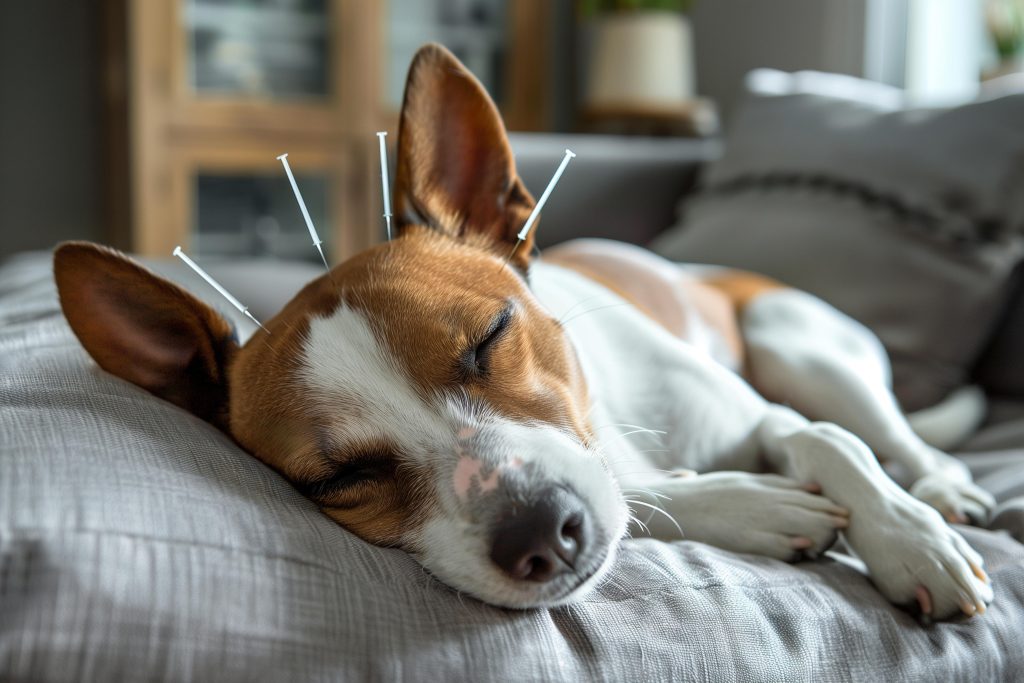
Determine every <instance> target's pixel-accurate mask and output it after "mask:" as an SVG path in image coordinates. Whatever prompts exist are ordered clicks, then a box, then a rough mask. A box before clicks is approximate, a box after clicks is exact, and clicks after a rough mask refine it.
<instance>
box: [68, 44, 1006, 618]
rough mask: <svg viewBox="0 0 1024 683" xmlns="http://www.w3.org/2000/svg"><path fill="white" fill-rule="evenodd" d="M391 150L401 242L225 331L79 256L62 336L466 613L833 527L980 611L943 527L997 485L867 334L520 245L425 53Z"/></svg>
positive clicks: (497, 122) (562, 598) (137, 271)
mask: <svg viewBox="0 0 1024 683" xmlns="http://www.w3.org/2000/svg"><path fill="white" fill-rule="evenodd" d="M398 153H399V158H398V166H397V174H396V182H395V203H396V212H395V213H396V226H397V228H398V231H399V235H398V237H397V238H396V239H394V240H392V241H388V242H385V243H383V244H378V245H376V246H374V247H372V248H370V249H368V250H366V251H364V252H362V253H360V254H358V255H356V256H354V257H352V258H351V259H349V260H347V261H345V262H344V263H342V264H341V265H338V266H336V267H334V268H333V269H332V270H331V271H330V272H329V273H328V274H325V275H324V276H322V277H319V278H317V279H316V280H314V281H312V282H310V283H309V284H308V285H307V286H306V287H305V288H304V289H302V290H301V291H300V292H299V293H298V294H297V295H296V296H295V297H294V299H292V301H291V302H290V303H289V304H287V305H286V306H285V307H284V309H283V310H281V311H280V312H279V313H278V314H277V315H276V317H274V318H273V319H271V320H269V321H266V323H265V325H266V328H267V330H266V331H264V330H262V329H261V330H257V331H255V333H254V334H253V335H252V337H251V338H250V339H249V340H248V341H247V342H246V343H245V344H244V345H239V343H238V342H237V341H236V340H235V338H234V336H233V331H232V328H231V326H230V325H229V323H228V322H227V321H226V320H225V319H224V318H222V317H221V316H220V315H219V314H218V313H216V312H215V311H214V310H213V309H211V308H210V307H208V306H206V305H205V304H203V303H201V302H199V301H198V300H197V299H195V298H194V297H192V296H191V295H189V294H188V293H186V292H185V291H184V290H182V289H181V288H179V287H177V286H176V285H174V284H171V283H170V282H167V281H165V280H162V279H160V278H159V277H157V276H155V275H154V274H152V273H151V272H149V271H147V270H146V269H144V268H143V267H141V266H139V265H137V264H136V263H134V262H133V261H131V260H130V259H128V258H127V257H125V256H123V255H121V254H119V253H117V252H115V251H113V250H110V249H107V248H104V247H100V246H97V245H93V244H89V243H65V244H63V245H61V246H59V247H58V249H57V250H56V252H55V256H54V271H55V278H56V282H57V286H58V291H59V295H60V301H61V304H62V307H63V310H64V313H65V316H66V317H67V320H68V322H69V323H70V325H71V327H72V329H73V330H74V332H75V334H76V335H77V337H78V339H79V340H80V341H81V343H82V345H83V346H84V347H85V349H86V350H87V351H88V353H89V354H90V355H91V356H92V358H93V359H95V361H96V362H97V363H98V365H99V366H100V367H101V368H103V369H104V370H106V371H108V372H110V373H113V374H114V375H117V376H119V377H121V378H123V379H125V380H128V381H129V382H132V383H134V384H136V385H138V386H140V387H142V388H144V389H146V390H148V391H150V392H152V393H153V394H155V395H157V396H159V397H161V398H164V399H166V400H168V401H170V402H172V403H174V404H176V405H178V406H180V407H181V408H184V409H185V410H187V411H189V412H191V413H193V414H195V415H196V416H198V417H200V418H202V419H204V420H207V421H209V422H210V423H212V424H213V425H215V426H217V427H219V428H220V429H222V430H224V431H225V432H226V433H227V434H228V435H230V436H231V437H232V438H233V439H234V440H235V441H236V442H237V443H238V444H239V445H240V446H241V447H243V448H244V449H246V450H247V451H248V452H249V453H251V454H252V455H253V456H255V457H256V458H258V459H259V460H261V461H263V462H264V463H266V464H267V465H269V466H270V467H272V468H273V469H274V470H276V471H277V472H279V473H280V474H281V476H283V477H284V478H285V479H287V480H288V481H289V482H290V483H291V484H292V485H293V486H294V487H295V488H296V489H297V490H298V491H300V492H301V493H302V494H304V495H305V496H307V497H308V498H309V499H311V500H312V501H313V502H314V503H315V504H316V505H317V506H319V507H320V509H321V510H322V511H323V512H324V513H325V514H326V515H327V516H329V517H330V518H331V519H333V520H335V521H336V522H337V523H338V524H340V525H341V526H342V527H344V528H345V529H347V530H349V531H350V532H352V533H354V534H356V535H357V536H359V537H361V538H362V539H365V540H366V541H368V542H370V543H373V544H377V545H381V546H391V547H397V548H402V549H404V550H406V551H408V552H409V553H410V554H412V555H413V556H414V557H415V558H416V559H417V560H418V561H419V562H420V563H421V564H422V565H423V567H424V568H426V569H427V570H428V571H429V572H430V573H431V574H432V575H433V576H435V577H436V578H437V579H439V580H440V581H442V582H444V583H446V584H448V585H449V586H451V587H453V588H455V589H457V590H458V591H461V592H464V593H467V594H470V595H472V596H475V597H476V598H478V599H480V600H482V601H484V602H487V603H491V604H494V605H499V606H505V607H512V608H532V607H548V606H554V605H561V604H566V603H570V602H573V601H577V600H579V599H581V598H582V597H584V596H585V595H586V594H587V593H588V591H590V590H592V589H593V588H594V587H595V586H597V585H598V584H599V583H600V582H601V581H602V579H603V578H604V577H605V576H606V574H607V572H608V570H609V568H610V567H611V566H612V564H613V563H614V561H615V557H616V551H617V548H618V546H619V544H620V541H621V540H622V539H623V538H624V537H625V536H626V535H627V534H631V535H649V536H652V537H654V538H657V539H664V540H672V539H678V538H681V537H683V534H685V538H687V539H689V540H693V541H700V542H703V543H708V544H712V545H715V546H717V547H719V548H724V549H726V550H730V551H736V552H742V553H756V554H759V555H764V556H768V557H772V558H778V559H780V560H787V561H793V560H797V559H800V558H802V557H805V556H812V557H813V556H816V555H819V554H821V553H822V552H824V551H825V550H826V549H827V548H828V547H829V546H830V545H831V544H832V543H833V542H834V541H835V540H836V538H837V536H838V535H840V534H841V535H842V537H844V538H845V541H846V542H847V544H848V545H849V546H850V547H851V548H852V549H853V550H854V551H855V552H856V554H857V555H858V556H859V557H860V558H861V559H862V560H863V562H864V563H865V565H866V566H867V569H868V571H869V573H870V577H871V579H872V580H873V582H874V584H875V585H876V586H877V588H878V589H879V590H880V591H881V592H882V593H883V594H884V595H885V596H886V597H887V598H888V599H889V600H890V601H892V602H893V603H896V604H898V605H906V606H909V607H911V608H914V609H919V610H920V612H921V613H922V614H923V615H924V616H926V617H930V618H936V619H938V618H949V617H952V616H954V615H956V614H958V613H960V612H963V613H964V614H967V615H969V616H973V615H976V614H982V613H984V612H985V610H986V605H987V604H989V603H990V601H991V600H992V598H993V593H992V589H991V584H990V580H989V578H988V576H987V575H986V574H985V571H984V569H983V561H982V558H981V557H980V556H979V555H978V553H976V552H975V551H974V550H973V549H972V548H971V547H970V546H969V545H968V544H967V543H966V542H965V541H964V539H963V538H962V537H961V535H960V534H959V533H957V531H956V530H954V529H953V528H952V527H951V526H950V525H949V524H947V523H946V520H944V519H943V515H945V516H946V518H947V519H949V520H950V521H965V520H966V516H968V515H969V516H972V517H974V518H976V519H979V520H981V519H984V518H985V516H986V515H987V513H988V511H989V509H990V508H991V506H992V505H993V501H992V498H991V497H990V496H989V495H988V494H987V493H986V492H984V491H982V490H981V489H979V488H978V487H976V486H975V485H974V484H973V483H971V479H970V476H969V474H968V472H967V470H966V469H965V468H964V467H963V465H961V464H960V463H959V462H958V461H956V460H955V459H953V458H952V457H951V456H948V455H946V454H945V453H943V452H941V451H939V450H937V449H935V448H933V447H931V446H929V445H928V444H926V443H925V442H924V441H923V440H922V439H921V438H920V437H919V436H918V435H917V434H916V433H915V432H914V431H913V429H911V427H910V426H909V424H908V422H907V419H906V418H905V416H904V415H903V414H902V413H901V411H900V409H899V407H898V405H897V403H896V400H895V399H894V398H893V395H892V393H891V391H890V389H889V383H890V382H889V379H890V378H889V374H890V373H889V366H888V361H887V359H886V356H885V353H884V351H883V349H882V347H881V345H880V343H879V342H878V341H877V339H876V338H875V337H874V336H873V335H872V334H871V333H870V332H868V330H867V329H865V328H864V327H863V326H861V325H859V324H858V323H856V322H854V321H853V320H851V319H849V318H847V317H846V316H844V315H842V314H841V313H839V312H838V311H836V310H834V309H833V308H831V307H829V306H828V305H826V304H825V303H823V302H821V301H820V300H817V299H815V298H813V297H811V296H809V295H807V294H805V293H802V292H800V291H797V290H794V289H791V288H788V287H786V286H784V285H782V284H780V283H778V282H774V281H771V280H768V279H766V278H763V277H760V276H756V275H753V274H750V273H743V272H736V271H732V270H727V269H719V268H710V267H704V268H699V267H696V266H685V265H679V264H675V263H670V262H668V261H665V260H663V259H661V258H659V257H657V256H655V255H654V254H653V253H650V252H647V251H645V250H643V249H641V248H639V247H633V246H628V245H624V244H618V243H614V242H605V241H593V240H591V241H581V242H574V243H569V244H567V245H563V246H561V247H558V248H555V249H551V250H548V251H546V252H544V253H543V254H542V255H541V256H540V257H539V258H537V257H534V255H533V254H534V251H535V250H534V244H533V237H532V235H531V236H529V237H527V238H526V240H525V241H524V242H523V243H521V244H519V243H517V242H516V233H517V231H518V230H519V229H520V228H521V227H522V225H523V224H524V221H525V220H526V218H527V216H528V215H529V214H530V212H531V210H532V209H533V207H534V200H533V198H532V197H531V195H530V193H529V192H528V191H527V189H526V187H525V186H524V185H523V183H522V181H521V180H520V179H519V178H518V177H517V175H516V172H515V165H514V161H513V155H512V152H511V149H510V147H509V144H508V140H507V137H506V133H505V129H504V125H503V123H502V121H501V118H500V115H499V114H498V111H497V109H496V107H495V105H494V103H493V102H492V101H491V99H490V98H489V97H488V95H487V93H486V92H485V90H484V89H483V87H482V86H481V85H480V83H479V82H478V81H477V80H476V79H475V78H474V77H473V76H472V75H471V74H470V73H469V72H468V71H467V70H466V69H465V68H464V67H463V66H462V64H461V63H459V61H458V60H457V59H455V57H453V56H452V55H451V54H450V53H449V52H448V51H447V50H445V49H444V48H443V47H441V46H438V45H428V46H426V47H424V48H422V49H421V50H420V51H419V52H418V54H417V55H416V57H415V59H414V61H413V63H412V66H411V68H410V72H409V79H408V83H407V86H406V92H405V98H404V102H403V107H402V112H401V122H400V130H399V145H398ZM517 245H518V246H517ZM659 430H660V431H664V435H661V434H657V433H656V432H657V431H659ZM655 437H657V438H658V439H660V444H655V443H654V442H655V441H656V439H655ZM655 445H657V447H654V446H655ZM876 454H877V456H878V457H876ZM880 458H882V459H884V460H886V461H888V462H891V463H893V464H895V465H898V466H900V467H902V468H903V469H904V470H906V471H907V472H909V476H910V480H909V484H910V489H909V491H908V490H905V489H904V488H902V487H901V486H899V485H897V483H895V481H894V480H893V479H892V478H890V477H889V476H888V475H887V474H886V471H885V470H884V469H883V467H882V466H881V465H880V460H879V459H880Z"/></svg>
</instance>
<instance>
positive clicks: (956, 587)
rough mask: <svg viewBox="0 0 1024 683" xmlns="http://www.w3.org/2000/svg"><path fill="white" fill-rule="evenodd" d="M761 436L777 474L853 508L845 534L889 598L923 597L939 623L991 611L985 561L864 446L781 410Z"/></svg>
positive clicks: (927, 611) (922, 602)
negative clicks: (814, 486) (957, 615)
mask: <svg viewBox="0 0 1024 683" xmlns="http://www.w3.org/2000/svg"><path fill="white" fill-rule="evenodd" d="M759 436H760V439H761V443H762V446H763V448H764V451H765V454H766V456H767V458H768V460H769V462H770V463H771V464H773V465H774V466H775V467H776V468H777V469H778V471H780V472H783V473H785V474H786V475H788V476H791V477H793V478H796V479H799V480H801V481H814V482H817V483H818V484H819V485H820V486H821V490H822V493H823V494H824V495H826V496H828V498H830V499H831V500H833V501H835V503H837V504H838V505H840V506H842V507H843V508H846V509H848V510H849V511H850V518H849V520H850V522H849V527H848V528H847V529H846V530H845V531H844V534H845V536H846V538H847V540H848V541H849V543H850V545H851V547H852V548H853V549H854V551H855V552H856V553H857V555H859V556H860V558H861V559H862V560H864V563H865V564H866V565H867V566H868V570H869V571H870V573H871V578H872V580H873V581H874V583H875V585H876V586H877V587H878V588H879V590H880V591H881V592H882V593H883V594H884V595H885V596H886V597H888V598H889V600H891V601H892V602H894V603H897V604H911V603H913V602H914V601H915V600H916V601H917V602H918V604H919V605H920V607H921V610H922V612H924V613H925V614H926V615H930V616H933V617H936V618H940V619H941V618H947V617H950V616H952V615H954V614H955V613H956V612H957V611H963V612H964V613H965V614H967V615H971V616H973V615H974V614H979V613H983V612H984V611H985V606H986V604H987V603H989V602H991V600H992V589H991V587H990V585H989V579H988V576H987V575H986V574H985V571H984V569H983V568H982V565H983V562H982V558H981V556H980V555H978V553H976V552H975V551H974V550H973V549H972V548H971V547H970V546H968V545H967V542H966V541H965V540H964V539H963V538H962V537H961V536H960V534H958V533H957V532H956V531H955V530H953V529H952V528H951V527H950V526H948V525H947V524H946V523H945V521H943V519H942V516H941V515H940V514H939V513H938V511H936V510H935V509H934V508H932V507H930V506H929V505H927V504H925V503H923V502H921V501H920V500H917V499H916V498H914V497H913V496H911V495H910V494H909V493H907V492H906V491H904V490H903V489H902V488H900V487H899V486H898V485H897V484H896V482H894V481H893V480H892V479H890V478H889V477H888V475H886V473H885V471H884V470H883V469H882V468H881V466H880V465H879V464H878V461H877V459H876V458H875V457H874V454H873V453H872V452H871V451H870V449H868V447H867V446H866V445H865V444H864V442H863V441H861V440H860V439H858V438H857V437H856V436H854V435H853V434H851V433H850V432H847V431H846V430H844V429H842V428H840V427H837V426H836V425H833V424H829V423H810V422H808V421H807V420H806V419H805V418H803V417H802V416H800V415H798V414H796V413H794V412H793V411H791V410H789V409H788V408H783V407H781V406H773V407H771V408H770V409H769V410H768V413H767V415H766V417H765V419H764V420H763V421H762V424H761V426H760V428H759Z"/></svg>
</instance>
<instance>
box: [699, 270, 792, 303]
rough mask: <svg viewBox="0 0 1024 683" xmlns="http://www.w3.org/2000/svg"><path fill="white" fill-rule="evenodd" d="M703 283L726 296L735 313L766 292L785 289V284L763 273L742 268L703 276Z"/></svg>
mask: <svg viewBox="0 0 1024 683" xmlns="http://www.w3.org/2000/svg"><path fill="white" fill-rule="evenodd" d="M704 284H705V285H707V286H708V287H712V288H713V289H716V290H717V291H719V292H721V293H722V294H724V295H725V296H726V297H728V299H729V301H730V302H732V305H733V307H734V308H735V309H736V311H737V313H741V312H742V311H743V309H745V308H746V307H747V306H748V305H750V302H751V301H753V300H754V299H756V298H757V297H759V296H760V295H762V294H764V293H766V292H772V291H775V290H779V289H787V287H786V285H784V284H782V283H781V282H779V281H778V280H773V279H771V278H769V277H765V276H764V275H758V274H757V273H750V272H747V271H743V270H730V271H727V272H725V273H721V274H714V275H711V276H709V277H706V278H704Z"/></svg>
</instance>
